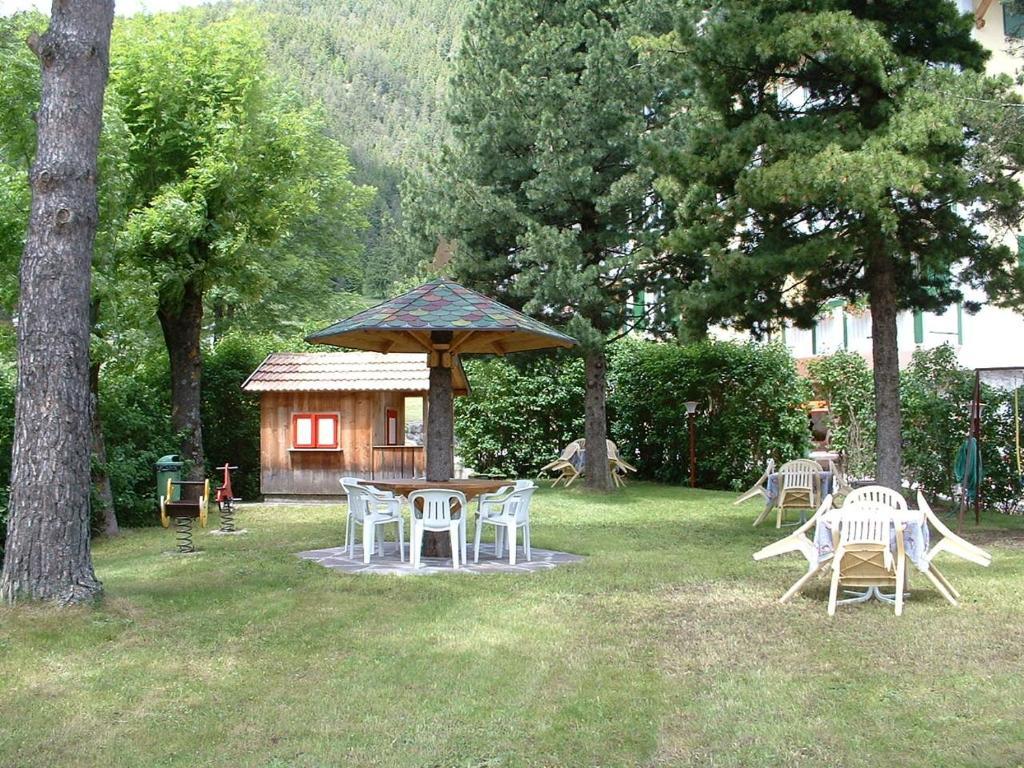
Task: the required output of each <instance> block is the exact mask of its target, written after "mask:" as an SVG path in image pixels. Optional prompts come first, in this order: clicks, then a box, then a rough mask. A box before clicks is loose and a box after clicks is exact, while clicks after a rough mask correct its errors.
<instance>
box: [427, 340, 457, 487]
mask: <svg viewBox="0 0 1024 768" xmlns="http://www.w3.org/2000/svg"><path fill="white" fill-rule="evenodd" d="M451 338H452V334H451V332H450V331H434V332H432V333H431V341H432V342H433V343H434V344H450V343H451ZM435 362H438V363H440V362H441V361H440V360H437V361H435ZM453 401H454V398H453V396H452V369H451V367H450V366H448V367H445V366H442V365H436V366H432V367H431V368H430V390H429V392H428V393H427V480H434V481H438V480H450V479H451V477H452V475H454V474H455V448H454V434H455V424H454V419H455V417H454V414H453V407H454V402H453Z"/></svg>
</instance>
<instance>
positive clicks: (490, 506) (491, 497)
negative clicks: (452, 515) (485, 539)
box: [476, 480, 537, 546]
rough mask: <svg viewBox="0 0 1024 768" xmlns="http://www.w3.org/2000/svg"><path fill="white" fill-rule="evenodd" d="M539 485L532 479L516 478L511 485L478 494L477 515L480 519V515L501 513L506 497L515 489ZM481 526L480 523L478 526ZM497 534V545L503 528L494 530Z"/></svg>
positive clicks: (487, 515)
mask: <svg viewBox="0 0 1024 768" xmlns="http://www.w3.org/2000/svg"><path fill="white" fill-rule="evenodd" d="M536 487H537V485H536V484H535V483H534V482H533V481H532V480H516V481H514V482H513V483H510V484H509V485H503V486H501V487H500V488H499V489H498V490H496V491H491V492H490V493H481V494H480V495H479V496H477V497H476V498H477V507H476V516H477V519H478V520H479V518H480V517H489V516H491V515H496V514H501V505H502V504H503V503H504V501H505V499H507V498H508V496H509V494H510V493H512V492H513V491H521V490H523V489H524V488H536ZM477 527H479V524H478V526H477ZM494 535H495V546H497V545H498V542H497V539H498V538H499V537H501V536H503V535H504V533H503V531H502V529H501V528H497V529H495V531H494Z"/></svg>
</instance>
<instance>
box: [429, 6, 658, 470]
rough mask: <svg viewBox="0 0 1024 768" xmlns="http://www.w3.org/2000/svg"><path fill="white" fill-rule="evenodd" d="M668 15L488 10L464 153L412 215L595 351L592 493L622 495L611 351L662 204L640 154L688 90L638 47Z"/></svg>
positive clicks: (530, 308) (478, 14) (650, 9)
mask: <svg viewBox="0 0 1024 768" xmlns="http://www.w3.org/2000/svg"><path fill="white" fill-rule="evenodd" d="M670 7H671V6H670V4H669V3H666V2H660V0H619V1H611V2H609V1H608V0H569V1H568V2H560V3H550V2H543V1H542V0H513V1H511V2H509V1H507V0H505V1H501V2H498V1H497V0H487V1H486V2H483V3H482V4H481V5H480V6H479V7H478V8H477V9H476V11H475V12H474V13H473V14H472V15H471V17H470V18H469V20H468V21H467V25H466V32H465V37H464V40H463V44H462V48H461V54H460V56H459V58H458V60H457V61H456V67H455V76H454V78H453V81H452V90H451V95H450V108H449V119H450V122H451V126H452V131H453V135H454V143H453V146H452V147H451V149H450V151H449V152H448V153H447V155H446V156H445V159H444V162H443V163H442V164H441V168H440V169H439V172H438V176H437V177H436V179H434V183H433V184H432V187H431V192H430V193H429V194H423V193H421V195H420V198H421V199H420V204H421V205H420V210H419V213H418V214H417V212H416V211H415V210H414V211H413V212H412V213H411V214H410V216H411V217H412V218H416V217H417V215H418V218H419V220H420V222H421V223H422V222H424V221H425V222H427V223H426V225H425V226H424V227H423V230H424V232H425V233H426V235H427V240H428V241H429V240H430V239H431V237H434V238H436V236H438V235H441V236H444V237H446V238H447V239H449V240H452V241H454V242H455V243H456V246H455V258H454V260H453V269H454V271H455V275H456V278H457V279H459V280H461V281H464V282H466V283H468V284H469V285H471V286H473V287H475V288H478V289H480V290H482V291H484V292H485V293H489V294H497V295H498V297H499V298H501V299H502V300H504V301H506V302H508V303H510V304H513V305H516V306H519V307H523V308H524V309H525V311H527V312H528V313H531V314H533V315H535V316H537V317H539V318H540V319H542V320H544V321H546V322H549V323H553V324H555V325H561V326H563V327H565V328H566V330H567V331H568V332H569V333H570V334H572V335H573V336H575V337H576V338H577V339H579V340H580V341H581V342H582V348H583V350H584V355H585V359H586V372H587V375H586V382H587V388H586V402H585V411H586V430H585V432H586V439H587V459H586V461H587V466H586V473H587V483H588V485H589V486H590V487H594V488H599V489H608V488H609V487H610V477H609V475H608V461H607V452H606V446H605V438H606V436H607V435H606V416H605V366H606V363H605V345H606V343H607V341H608V340H609V339H610V338H612V337H614V336H615V335H616V334H619V333H621V332H622V331H623V329H624V328H626V327H628V321H629V319H630V315H629V312H628V305H629V303H630V301H631V297H632V296H633V295H634V294H635V293H636V292H637V291H638V290H640V289H642V288H643V287H644V285H645V280H646V273H647V270H648V267H649V265H650V254H649V251H648V249H647V248H646V237H647V235H646V232H647V230H648V228H650V227H651V226H653V224H654V222H655V221H656V220H657V219H658V211H659V210H660V208H659V206H658V205H657V202H656V200H655V197H654V195H653V192H652V174H651V173H650V171H649V170H648V169H646V168H645V167H644V166H643V164H642V156H643V153H642V151H641V149H642V144H643V141H644V137H645V135H646V133H647V132H648V131H649V130H651V128H652V127H653V126H654V125H656V124H657V123H658V121H659V120H662V119H663V118H664V108H665V106H666V105H667V104H668V103H669V102H670V101H672V100H673V99H674V97H675V95H676V94H675V93H674V92H673V91H672V89H671V87H670V86H669V83H670V82H671V80H670V79H669V78H666V77H664V73H663V72H661V71H659V58H658V57H656V56H649V55H644V54H642V53H641V52H639V51H638V50H637V48H636V47H635V39H636V37H638V36H643V35H652V34H655V35H656V34H659V33H665V32H668V31H669V29H670V27H671V18H672V16H671V13H670ZM424 199H426V202H427V203H429V204H428V205H426V206H423V203H424ZM413 207H414V209H415V205H414V206H413ZM424 207H425V208H426V210H428V212H429V214H428V215H424V213H423V208H424ZM433 242H435V243H436V239H434V240H433Z"/></svg>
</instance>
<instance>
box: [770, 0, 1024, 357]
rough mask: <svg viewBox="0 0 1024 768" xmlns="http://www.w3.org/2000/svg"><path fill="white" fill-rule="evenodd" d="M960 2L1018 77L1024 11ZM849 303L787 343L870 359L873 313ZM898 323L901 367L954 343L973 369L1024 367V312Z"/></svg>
mask: <svg viewBox="0 0 1024 768" xmlns="http://www.w3.org/2000/svg"><path fill="white" fill-rule="evenodd" d="M938 1H943V0H938ZM945 1H946V2H950V1H952V0H945ZM956 2H957V4H958V5H959V6H960V8H961V10H962V11H963V12H964V13H974V15H975V19H976V22H975V30H974V35H975V38H976V39H977V40H978V41H979V42H981V43H982V45H984V46H985V47H986V48H987V49H988V50H989V51H990V52H991V57H990V59H989V62H988V71H989V72H990V73H991V74H1006V75H1011V76H1016V75H1017V74H1018V72H1019V71H1020V70H1022V69H1024V58H1022V57H1021V55H1020V53H1021V51H1022V50H1024V14H1014V13H1013V12H1011V11H1010V9H1009V8H1007V7H1004V6H1003V4H1002V3H1001V2H999V0H956ZM1015 43H1016V44H1015ZM1006 239H1007V244H1008V245H1011V247H1013V248H1015V249H1016V250H1017V252H1018V253H1019V254H1022V255H1021V258H1022V259H1024V232H1022V233H1011V234H1008V235H1006ZM1022 263H1024V261H1022ZM967 298H968V299H972V300H975V301H978V302H983V301H984V296H983V295H978V294H975V293H973V292H969V293H968V296H967ZM843 305H844V302H842V301H841V300H836V301H834V302H831V306H826V308H825V310H824V311H823V312H822V314H821V316H820V317H819V319H818V321H817V323H816V325H815V327H814V328H812V329H806V330H805V329H798V328H792V327H789V328H786V329H785V330H784V332H783V339H784V342H785V344H786V346H787V347H788V348H789V350H790V352H791V353H792V354H793V356H794V357H796V358H798V359H806V358H810V357H816V356H819V355H828V354H831V353H833V352H836V351H839V350H843V349H845V350H849V351H851V352H858V353H860V354H863V355H865V356H866V357H868V358H869V359H870V357H871V313H870V311H869V310H865V311H851V310H849V309H848V308H845V307H844V306H843ZM898 323H899V337H898V343H899V348H900V364H901V365H906V364H907V362H909V360H910V357H911V355H912V354H913V352H914V350H915V349H917V348H922V347H923V348H931V347H936V346H939V345H940V344H952V345H953V346H954V347H955V348H956V349H957V352H958V357H959V360H960V364H961V365H963V366H965V367H968V368H983V367H991V366H1010V365H1014V366H1017V365H1019V366H1024V315H1022V314H1020V313H1017V312H1013V311H1011V310H1007V309H1000V308H998V307H994V306H991V305H987V304H986V305H985V306H983V307H982V309H981V311H979V312H978V313H977V314H974V315H971V314H968V313H967V312H965V311H964V310H963V308H962V306H960V305H955V306H951V307H949V308H947V310H946V311H945V312H944V313H942V314H934V313H931V312H916V313H910V312H905V313H903V314H901V315H900V317H899V320H898Z"/></svg>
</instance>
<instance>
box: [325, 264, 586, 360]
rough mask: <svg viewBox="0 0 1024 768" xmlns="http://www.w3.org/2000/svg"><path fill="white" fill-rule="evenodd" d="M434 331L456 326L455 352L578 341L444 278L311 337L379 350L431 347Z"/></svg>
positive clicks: (514, 349)
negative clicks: (431, 335)
mask: <svg viewBox="0 0 1024 768" xmlns="http://www.w3.org/2000/svg"><path fill="white" fill-rule="evenodd" d="M430 331H452V332H453V337H452V351H453V352H457V353H467V352H468V353H472V352H482V353H497V354H505V353H506V352H518V351H522V350H526V349H541V348H544V347H571V346H574V345H575V344H576V340H575V339H573V338H572V337H571V336H566V335H565V334H564V333H560V332H559V331H556V330H555V329H554V328H551V327H549V326H547V325H545V324H544V323H542V322H540V321H539V320H535V319H534V318H532V317H528V316H527V315H524V314H523V313H522V312H517V311H516V310H514V309H512V308H511V307H507V306H505V305H504V304H500V303H498V302H497V301H494V300H493V299H489V298H487V297H486V296H484V295H483V294H480V293H477V292H476V291H472V290H470V289H469V288H465V287H463V286H461V285H459V284H458V283H454V282H452V281H451V280H448V279H447V278H443V277H442V278H438V279H436V280H431V281H430V282H429V283H424V284H423V285H421V286H419V287H418V288H414V289H413V290H411V291H409V292H408V293H405V294H402V295H401V296H398V297H397V298H394V299H391V300H390V301H386V302H384V303H383V304H378V305H377V306H375V307H371V308H370V309H366V310H363V311H362V312H359V313H357V314H355V315H353V316H352V317H349V318H347V319H345V320H340V321H338V322H337V323H335V324H334V325H332V326H330V327H329V328H324V329H323V330H322V331H317V332H316V333H314V334H312V335H310V336H308V337H307V338H306V341H308V342H310V343H313V344H333V345H335V346H339V347H351V348H354V349H366V350H372V351H375V352H423V351H427V350H429V348H430Z"/></svg>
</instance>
